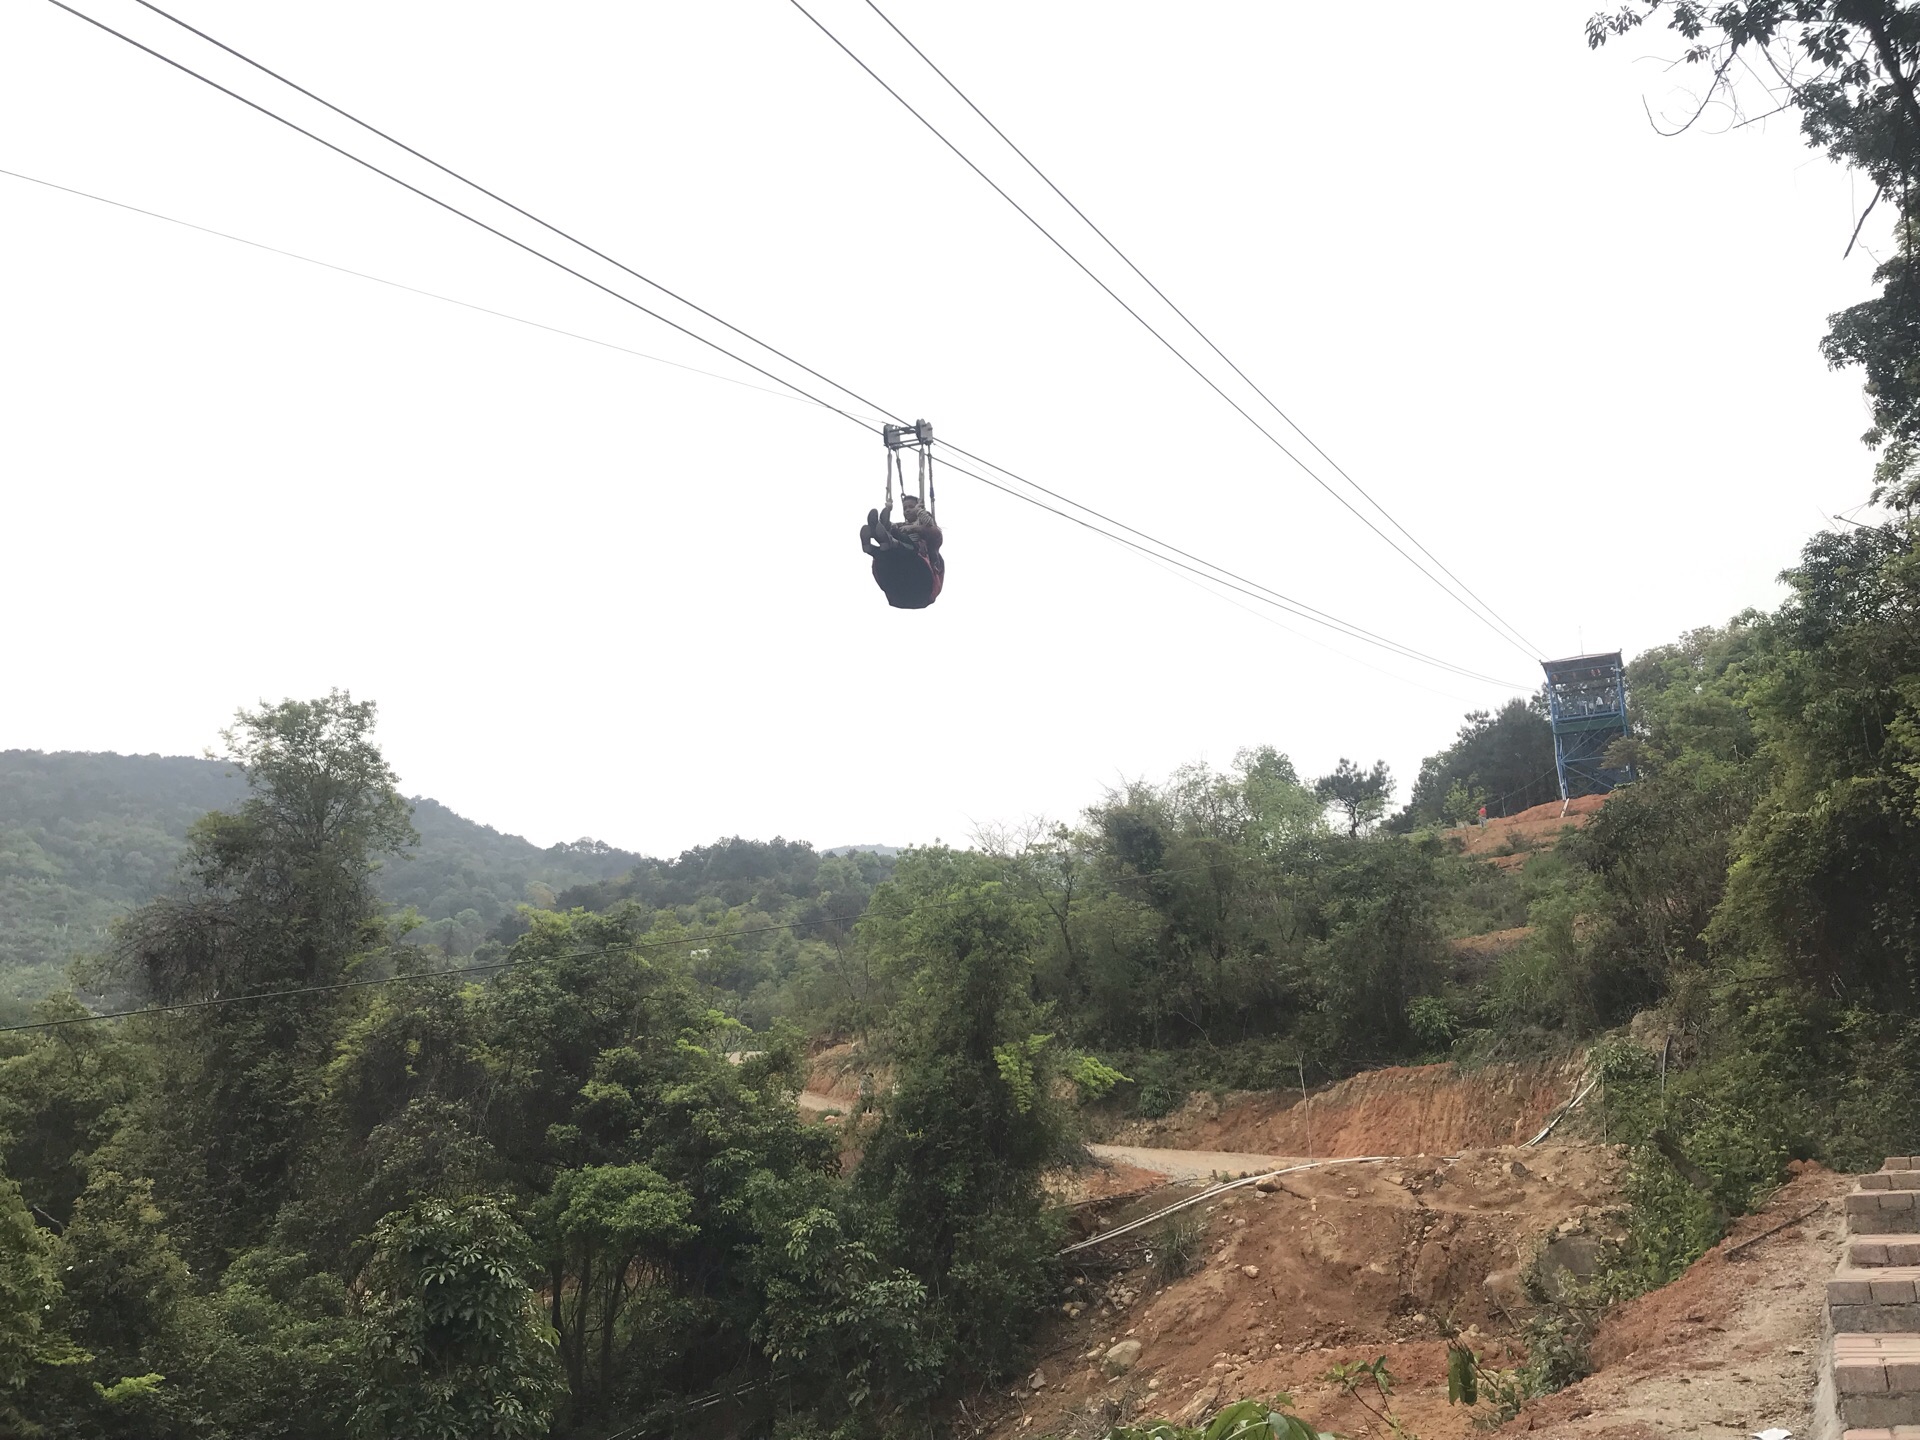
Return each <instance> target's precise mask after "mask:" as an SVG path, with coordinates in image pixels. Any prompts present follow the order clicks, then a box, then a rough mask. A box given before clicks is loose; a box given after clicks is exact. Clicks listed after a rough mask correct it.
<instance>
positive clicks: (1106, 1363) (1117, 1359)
mask: <svg viewBox="0 0 1920 1440" xmlns="http://www.w3.org/2000/svg"><path fill="white" fill-rule="evenodd" d="M1143 1348H1144V1347H1143V1346H1142V1345H1141V1344H1140V1342H1139V1341H1138V1340H1122V1341H1121V1342H1120V1343H1119V1344H1118V1345H1115V1346H1114V1347H1113V1348H1112V1349H1111V1350H1109V1351H1107V1353H1106V1354H1105V1355H1103V1356H1101V1357H1100V1364H1101V1366H1102V1368H1103V1369H1105V1370H1106V1372H1107V1374H1109V1375H1124V1374H1126V1373H1127V1372H1128V1371H1129V1370H1131V1369H1133V1367H1134V1366H1135V1365H1136V1364H1137V1363H1138V1362H1139V1360H1140V1351H1141V1350H1142V1349H1143Z"/></svg>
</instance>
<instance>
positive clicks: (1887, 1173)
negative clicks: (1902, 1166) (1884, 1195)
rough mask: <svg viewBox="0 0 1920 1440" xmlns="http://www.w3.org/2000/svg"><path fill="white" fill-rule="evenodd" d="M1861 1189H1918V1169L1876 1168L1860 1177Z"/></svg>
mask: <svg viewBox="0 0 1920 1440" xmlns="http://www.w3.org/2000/svg"><path fill="white" fill-rule="evenodd" d="M1860 1188H1861V1189H1862V1190H1920V1170H1876V1171H1874V1172H1873V1174H1871V1175H1862V1176H1861V1177H1860Z"/></svg>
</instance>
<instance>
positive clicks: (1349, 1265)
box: [992, 1145, 1619, 1440]
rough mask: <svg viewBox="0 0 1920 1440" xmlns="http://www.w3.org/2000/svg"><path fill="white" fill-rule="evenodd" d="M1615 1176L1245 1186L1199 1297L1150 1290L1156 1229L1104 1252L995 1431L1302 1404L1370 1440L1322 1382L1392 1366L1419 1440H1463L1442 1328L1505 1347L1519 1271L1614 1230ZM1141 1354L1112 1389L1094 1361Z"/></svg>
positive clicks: (1487, 1172) (1549, 1164) (1093, 1257)
mask: <svg viewBox="0 0 1920 1440" xmlns="http://www.w3.org/2000/svg"><path fill="white" fill-rule="evenodd" d="M1618 1164H1619V1159H1618V1156H1617V1155H1616V1154H1615V1152H1613V1151H1612V1150H1608V1149H1604V1148H1601V1147H1595V1146H1574V1145H1568V1146H1554V1145H1548V1146H1543V1147H1540V1148H1538V1149H1535V1150H1529V1151H1524V1152H1522V1151H1518V1150H1511V1149H1509V1150H1490V1151H1478V1152H1474V1153H1471V1154H1468V1155H1464V1156H1462V1157H1460V1158H1459V1159H1457V1160H1452V1161H1445V1160H1428V1161H1409V1162H1405V1163H1394V1164H1388V1165H1375V1166H1335V1167H1330V1168H1328V1169H1325V1170H1319V1171H1311V1172H1307V1173H1303V1174H1296V1175H1288V1176H1286V1177H1284V1179H1283V1180H1282V1181H1281V1182H1280V1184H1281V1186H1282V1187H1283V1188H1280V1189H1277V1190H1275V1191H1273V1192H1272V1193H1267V1194H1262V1193H1261V1192H1259V1191H1256V1190H1254V1189H1252V1188H1251V1187H1248V1188H1246V1189H1242V1190H1238V1191H1234V1192H1231V1193H1229V1194H1227V1195H1223V1196H1222V1197H1220V1198H1219V1199H1218V1200H1215V1201H1212V1202H1209V1203H1207V1204H1205V1205H1202V1206H1196V1207H1194V1209H1195V1212H1197V1213H1199V1214H1200V1215H1201V1217H1202V1218H1203V1220H1204V1223H1205V1227H1206V1229H1205V1235H1204V1238H1203V1240H1202V1242H1201V1251H1200V1256H1201V1258H1200V1262H1199V1266H1198V1268H1197V1269H1196V1270H1195V1271H1194V1273H1192V1274H1190V1275H1188V1276H1186V1277H1185V1278H1183V1279H1179V1280H1175V1281H1173V1282H1172V1283H1171V1284H1166V1285H1160V1284H1157V1283H1156V1282H1155V1281H1154V1279H1153V1268H1152V1262H1151V1259H1150V1255H1151V1251H1152V1248H1153V1246H1154V1245H1155V1244H1156V1243H1158V1240H1159V1232H1158V1230H1157V1229H1156V1228H1155V1227H1151V1226H1150V1227H1148V1228H1147V1229H1146V1230H1144V1231H1141V1232H1136V1235H1135V1236H1132V1237H1125V1238H1123V1239H1120V1240H1116V1241H1114V1242H1113V1247H1114V1249H1116V1250H1120V1251H1122V1252H1123V1253H1122V1254H1121V1255H1118V1256H1103V1255H1102V1254H1101V1253H1100V1252H1099V1251H1097V1250H1096V1251H1093V1252H1088V1257H1087V1263H1088V1267H1089V1268H1087V1269H1085V1270H1078V1271H1076V1272H1074V1278H1075V1279H1076V1280H1077V1281H1078V1282H1080V1283H1078V1284H1077V1285H1076V1286H1075V1287H1074V1289H1073V1291H1072V1293H1069V1294H1068V1295H1066V1296H1064V1297H1063V1300H1062V1304H1063V1306H1064V1307H1065V1310H1063V1313H1062V1314H1061V1315H1060V1317H1059V1318H1058V1320H1057V1321H1056V1322H1055V1328H1054V1331H1053V1333H1052V1334H1051V1335H1050V1336H1049V1337H1048V1340H1047V1344H1046V1347H1045V1348H1046V1354H1045V1356H1044V1358H1043V1359H1042V1360H1041V1362H1040V1366H1039V1370H1038V1372H1037V1375H1036V1378H1037V1379H1038V1380H1039V1381H1040V1382H1041V1383H1040V1386H1039V1388H1038V1389H1035V1388H1034V1386H1033V1384H1032V1383H1031V1382H1029V1384H1028V1385H1026V1386H1023V1387H1022V1388H1021V1390H1020V1392H1019V1394H1018V1396H1017V1397H1016V1396H1009V1397H1008V1399H1007V1401H1006V1403H1005V1406H1004V1408H1003V1411H1002V1413H1000V1414H999V1415H998V1416H997V1418H996V1419H995V1422H994V1425H993V1427H992V1428H993V1429H994V1431H995V1432H996V1433H997V1434H1000V1435H1003V1436H1008V1437H1013V1436H1019V1435H1026V1434H1046V1433H1052V1434H1056V1435H1061V1436H1072V1437H1080V1436H1090V1435H1093V1434H1097V1433H1100V1432H1101V1431H1102V1430H1103V1429H1104V1427H1105V1426H1106V1425H1108V1424H1110V1423H1112V1421H1113V1419H1114V1417H1115V1416H1117V1415H1118V1414H1120V1413H1122V1412H1124V1413H1127V1414H1143V1413H1151V1414H1153V1415H1156V1416H1159V1415H1166V1416H1187V1417H1190V1418H1191V1417H1195V1416H1198V1415H1200V1414H1201V1413H1203V1412H1205V1411H1207V1410H1209V1409H1211V1408H1213V1407H1214V1406H1216V1405H1218V1404H1219V1403H1220V1402H1221V1401H1222V1400H1227V1399H1235V1398H1239V1397H1241V1396H1255V1395H1270V1394H1272V1393H1273V1392H1274V1391H1276V1390H1290V1391H1292V1392H1293V1393H1294V1394H1295V1395H1296V1396H1297V1397H1298V1399H1299V1402H1300V1405H1301V1407H1302V1409H1303V1411H1304V1412H1305V1413H1308V1414H1311V1415H1313V1416H1314V1417H1315V1418H1317V1419H1319V1420H1320V1422H1321V1423H1322V1424H1323V1425H1326V1426H1328V1427H1329V1428H1332V1429H1335V1430H1338V1431H1340V1432H1341V1433H1342V1434H1349V1435H1361V1434H1365V1433H1367V1432H1366V1430H1365V1429H1364V1426H1365V1424H1366V1423H1367V1417H1366V1415H1365V1413H1364V1412H1363V1411H1361V1410H1360V1409H1358V1408H1357V1407H1356V1406H1354V1405H1353V1404H1352V1403H1351V1402H1346V1401H1340V1400H1338V1399H1337V1397H1336V1396H1335V1395H1334V1393H1333V1391H1332V1389H1331V1387H1329V1386H1327V1385H1325V1384H1324V1383H1323V1381H1322V1378H1321V1377H1323V1376H1324V1375H1325V1374H1326V1371H1327V1370H1328V1368H1329V1367H1330V1366H1331V1365H1333V1364H1334V1363H1335V1362H1336V1361H1354V1360H1371V1359H1373V1358H1374V1356H1376V1355H1382V1354H1384V1355H1386V1356H1387V1361H1388V1365H1389V1367H1390V1368H1391V1369H1392V1370H1393V1372H1394V1374H1395V1375H1397V1376H1399V1377H1400V1378H1401V1380H1402V1384H1403V1390H1402V1403H1401V1405H1400V1410H1401V1413H1402V1415H1403V1416H1404V1417H1405V1418H1406V1419H1407V1420H1408V1421H1409V1423H1411V1424H1412V1425H1413V1428H1414V1429H1415V1430H1416V1431H1417V1432H1418V1433H1419V1434H1420V1435H1421V1436H1422V1437H1423V1440H1460V1437H1464V1436H1465V1435H1466V1434H1467V1432H1468V1425H1469V1423H1470V1418H1471V1417H1469V1416H1468V1415H1467V1414H1466V1413H1465V1412H1462V1411H1460V1410H1458V1409H1457V1408H1455V1409H1452V1410H1449V1408H1448V1407H1447V1405H1446V1403H1445V1401H1446V1342H1445V1340H1444V1338H1443V1336H1442V1331H1441V1327H1440V1325H1439V1323H1438V1320H1437V1317H1439V1316H1442V1315H1449V1314H1450V1315H1451V1316H1452V1318H1453V1322H1454V1323H1455V1324H1457V1325H1460V1326H1469V1325H1471V1326H1476V1327H1478V1333H1480V1334H1482V1335H1485V1336H1489V1337H1490V1336H1492V1335H1495V1334H1497V1333H1499V1332H1501V1331H1504V1329H1506V1328H1507V1326H1508V1323H1509V1322H1508V1320H1507V1316H1506V1314H1505V1312H1504V1310H1503V1306H1504V1305H1505V1304H1506V1303H1508V1302H1509V1301H1510V1300H1511V1299H1512V1298H1513V1297H1514V1296H1515V1295H1516V1289H1515V1286H1514V1282H1513V1278H1512V1277H1513V1274H1514V1272H1515V1271H1516V1270H1517V1269H1518V1268H1519V1267H1520V1266H1521V1265H1522V1264H1523V1263H1525V1261H1526V1260H1527V1259H1529V1258H1530V1257H1531V1255H1532V1253H1533V1251H1534V1249H1535V1248H1536V1246H1537V1245H1538V1244H1539V1243H1540V1242H1541V1241H1542V1240H1543V1239H1544V1238H1545V1237H1547V1236H1549V1235H1550V1234H1551V1233H1552V1232H1554V1231H1555V1230H1556V1229H1557V1228H1559V1227H1561V1226H1562V1225H1563V1224H1569V1223H1570V1224H1573V1225H1580V1224H1582V1223H1588V1222H1591V1223H1596V1224H1598V1223H1604V1212H1605V1211H1606V1210H1607V1208H1608V1207H1609V1206H1611V1205H1612V1204H1613V1202H1614V1199H1615V1196H1614V1177H1615V1172H1616V1170H1617V1168H1618ZM1169 1193H1177V1192H1166V1191H1163V1192H1160V1197H1161V1198H1162V1199H1164V1197H1165V1196H1166V1195H1168V1194H1169ZM1130 1242H1131V1243H1130ZM1115 1260H1118V1261H1120V1262H1121V1263H1120V1264H1119V1265H1118V1266H1117V1268H1115V1269H1112V1270H1103V1269H1102V1268H1100V1267H1101V1266H1102V1265H1103V1264H1108V1263H1111V1262H1113V1261H1115ZM1490 1276H1491V1277H1493V1284H1492V1285H1489V1284H1488V1279H1489V1277H1490ZM1082 1307H1083V1308H1082ZM1074 1309H1078V1310H1079V1313H1078V1314H1072V1315H1069V1314H1068V1313H1066V1311H1071V1310H1074ZM1128 1338H1131V1339H1134V1340H1138V1341H1139V1342H1141V1346H1142V1349H1141V1353H1140V1357H1139V1360H1138V1362H1137V1364H1136V1365H1135V1366H1134V1368H1133V1369H1132V1371H1131V1372H1130V1373H1129V1374H1128V1375H1126V1376H1124V1377H1121V1378H1119V1379H1109V1378H1107V1377H1105V1376H1104V1375H1103V1374H1102V1373H1101V1372H1100V1369H1099V1367H1098V1364H1097V1363H1096V1362H1097V1360H1098V1357H1099V1356H1100V1355H1102V1354H1104V1353H1105V1351H1106V1350H1107V1349H1108V1348H1109V1347H1110V1346H1112V1345H1114V1344H1115V1343H1117V1342H1119V1341H1121V1340H1124V1339H1128Z"/></svg>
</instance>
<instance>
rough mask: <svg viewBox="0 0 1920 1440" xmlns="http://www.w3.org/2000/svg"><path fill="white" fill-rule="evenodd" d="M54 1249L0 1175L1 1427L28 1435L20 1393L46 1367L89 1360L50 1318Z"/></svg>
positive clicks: (56, 1287)
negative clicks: (20, 1402) (20, 1406)
mask: <svg viewBox="0 0 1920 1440" xmlns="http://www.w3.org/2000/svg"><path fill="white" fill-rule="evenodd" d="M55 1263H56V1262H55V1258H54V1246H53V1244H52V1242H51V1241H50V1239H49V1238H48V1236H47V1235H46V1233H45V1232H44V1231H42V1230H41V1229H40V1227H39V1226H38V1225H36V1224H34V1222H33V1217H32V1216H31V1215H29V1214H28V1213H27V1207H26V1205H25V1204H24V1203H23V1202H22V1201H21V1199H20V1187H19V1186H18V1185H16V1184H14V1182H13V1181H12V1180H10V1179H8V1178H7V1177H6V1176H5V1175H0V1428H4V1429H5V1431H6V1433H8V1434H11V1435H32V1434H34V1433H36V1428H37V1427H35V1426H33V1425H32V1424H30V1423H29V1422H28V1420H27V1418H26V1417H25V1416H24V1415H23V1414H21V1412H20V1410H19V1408H18V1400H19V1397H20V1394H21V1392H22V1391H23V1390H25V1389H26V1388H27V1386H28V1384H29V1383H30V1382H31V1381H32V1380H33V1379H34V1378H35V1376H36V1375H37V1374H38V1372H39V1371H41V1370H42V1369H43V1368H44V1367H47V1366H52V1365H72V1364H75V1363H77V1362H80V1361H84V1360H86V1359H88V1358H90V1357H88V1356H87V1355H86V1354H85V1352H83V1351H81V1350H78V1349H76V1348H75V1347H74V1346H73V1345H72V1343H71V1342H70V1341H69V1340H68V1339H67V1337H66V1336H65V1335H63V1334H62V1333H61V1331H60V1330H59V1328H58V1326H57V1325H55V1324H51V1323H49V1322H50V1319H51V1317H52V1315H53V1313H54V1308H55V1305H56V1303H57V1302H58V1300H59V1299H60V1279H59V1275H58V1272H57V1271H56V1269H55Z"/></svg>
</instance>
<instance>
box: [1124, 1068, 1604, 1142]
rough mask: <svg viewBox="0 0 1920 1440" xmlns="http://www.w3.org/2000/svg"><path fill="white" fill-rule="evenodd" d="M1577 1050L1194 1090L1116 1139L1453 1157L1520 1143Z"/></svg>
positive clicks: (1560, 1098) (1571, 1083)
mask: <svg viewBox="0 0 1920 1440" xmlns="http://www.w3.org/2000/svg"><path fill="white" fill-rule="evenodd" d="M1582 1068H1583V1062H1582V1061H1581V1060H1580V1059H1579V1058H1578V1057H1568V1058H1567V1059H1564V1060H1560V1061H1534V1062H1529V1063H1526V1064H1502V1065H1485V1066H1482V1067H1480V1068H1479V1069H1476V1070H1462V1069H1460V1068H1458V1067H1456V1066H1453V1065H1396V1066H1391V1067H1389V1068H1387V1069H1384V1070H1369V1071H1366V1072H1365V1073H1363V1074H1360V1075H1355V1076H1354V1077H1353V1078H1352V1079H1350V1080H1342V1081H1341V1082H1340V1083H1339V1084H1337V1085H1331V1086H1328V1087H1327V1088H1326V1089H1325V1090H1322V1091H1319V1092H1318V1093H1316V1094H1313V1095H1311V1096H1310V1097H1309V1098H1308V1099H1307V1100H1304V1101H1303V1100H1302V1099H1301V1098H1300V1096H1298V1095H1289V1094H1287V1093H1285V1092H1281V1091H1258V1092H1254V1093H1252V1094H1239V1095H1229V1096H1227V1097H1225V1099H1224V1100H1223V1101H1218V1102H1217V1101H1215V1100H1214V1099H1213V1098H1212V1097H1210V1096H1196V1097H1194V1098H1193V1099H1191V1100H1189V1101H1188V1102H1187V1104H1186V1105H1184V1106H1182V1107H1181V1108H1180V1109H1179V1110H1177V1111H1175V1112H1174V1113H1173V1114H1171V1115H1169V1116H1167V1117H1166V1118H1165V1119H1162V1120H1147V1121H1135V1122H1132V1123H1130V1124H1127V1125H1125V1126H1123V1127H1121V1128H1120V1130H1119V1132H1118V1133H1116V1134H1114V1135H1113V1136H1112V1137H1110V1138H1111V1139H1113V1140H1115V1141H1117V1142H1121V1143H1126V1144H1134V1145H1162V1146H1169V1147H1176V1148H1180V1149H1189V1150H1236V1151H1251V1152H1254V1153H1258V1154H1268V1155H1315V1156H1327V1155H1448V1154H1452V1153H1454V1152H1456V1151H1460V1150H1470V1149H1481V1148H1487V1147H1492V1146H1499V1145H1518V1144H1520V1143H1522V1142H1524V1141H1526V1140H1528V1139H1530V1138H1531V1137H1532V1136H1533V1135H1534V1134H1536V1133H1537V1132H1538V1131H1539V1129H1540V1127H1541V1126H1542V1125H1544V1124H1546V1123H1547V1119H1548V1117H1549V1116H1551V1115H1552V1114H1553V1112H1554V1111H1555V1110H1556V1109H1558V1108H1559V1107H1560V1106H1561V1105H1563V1104H1565V1103H1566V1101H1567V1100H1569V1099H1570V1098H1571V1097H1572V1095H1573V1092H1574V1089H1575V1087H1576V1086H1577V1084H1578V1082H1579V1078H1580V1073H1581V1070H1582Z"/></svg>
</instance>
